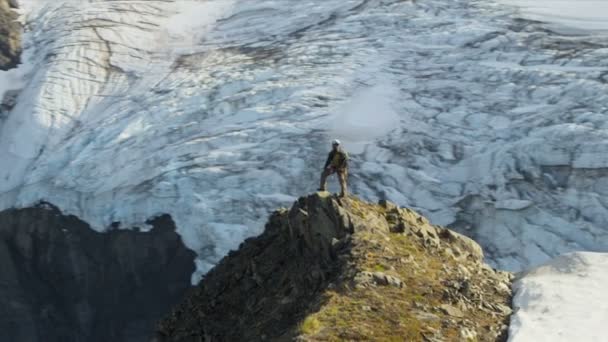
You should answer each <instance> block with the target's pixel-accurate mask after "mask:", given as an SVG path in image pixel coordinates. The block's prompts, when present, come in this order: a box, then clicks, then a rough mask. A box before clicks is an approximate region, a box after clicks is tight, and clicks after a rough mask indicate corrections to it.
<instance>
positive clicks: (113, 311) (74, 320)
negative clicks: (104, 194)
mask: <svg viewBox="0 0 608 342" xmlns="http://www.w3.org/2000/svg"><path fill="white" fill-rule="evenodd" d="M148 223H149V224H150V225H151V226H152V229H151V230H150V231H148V232H140V231H137V230H136V229H114V230H112V231H110V232H107V233H103V234H102V233H98V232H95V231H93V230H91V228H90V227H89V225H88V224H86V223H85V222H83V221H81V220H79V219H78V218H76V217H74V216H69V215H63V214H62V213H61V212H60V211H59V210H58V209H57V208H56V207H53V206H52V205H49V204H40V205H38V206H36V207H33V208H27V209H10V210H5V211H0V270H2V271H1V272H0V332H1V333H0V342H16V341H19V342H105V341H116V342H136V341H149V339H150V337H151V335H152V331H153V328H154V324H155V322H156V321H157V320H158V319H159V318H160V317H162V315H164V314H166V312H167V311H168V310H169V309H170V308H171V306H173V305H175V304H176V303H177V302H178V300H179V299H180V298H181V297H182V296H183V295H184V293H185V292H186V290H188V289H189V288H190V277H191V274H192V272H193V271H194V267H195V265H194V258H195V254H194V252H192V251H191V250H188V249H187V248H186V247H185V246H184V245H183V243H182V241H181V239H180V237H179V235H178V234H176V232H175V224H174V223H173V221H172V220H171V218H170V217H169V216H168V215H164V216H160V217H157V218H155V219H152V220H150V221H149V222H148ZM115 228H118V227H115Z"/></svg>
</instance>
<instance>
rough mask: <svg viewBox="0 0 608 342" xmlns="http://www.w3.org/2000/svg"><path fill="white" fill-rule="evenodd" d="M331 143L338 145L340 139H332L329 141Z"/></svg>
mask: <svg viewBox="0 0 608 342" xmlns="http://www.w3.org/2000/svg"><path fill="white" fill-rule="evenodd" d="M331 144H332V145H340V140H338V139H334V140H333V141H332V142H331Z"/></svg>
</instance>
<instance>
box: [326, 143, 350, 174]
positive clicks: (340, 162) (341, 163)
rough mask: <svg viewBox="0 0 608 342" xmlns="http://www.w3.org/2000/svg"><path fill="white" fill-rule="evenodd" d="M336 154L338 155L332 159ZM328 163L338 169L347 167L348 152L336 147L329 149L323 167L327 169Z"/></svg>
mask: <svg viewBox="0 0 608 342" xmlns="http://www.w3.org/2000/svg"><path fill="white" fill-rule="evenodd" d="M336 154H337V155H338V156H337V159H336V160H335V161H334V158H336ZM329 165H331V166H332V167H333V168H335V169H338V170H340V169H346V168H348V153H346V151H344V150H343V149H342V148H338V150H337V151H334V150H331V152H329V155H328V156H327V161H325V166H324V167H323V168H325V169H327V167H328V166H329Z"/></svg>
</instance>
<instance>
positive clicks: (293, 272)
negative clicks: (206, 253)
mask: <svg viewBox="0 0 608 342" xmlns="http://www.w3.org/2000/svg"><path fill="white" fill-rule="evenodd" d="M511 280H512V275H511V274H509V273H506V272H500V271H495V270H493V269H491V268H490V267H488V266H487V265H485V264H484V263H483V253H482V251H481V248H480V247H479V246H478V245H477V244H476V243H475V242H474V241H472V240H471V239H469V238H467V237H465V236H463V235H460V234H457V233H455V232H452V231H450V230H448V229H445V228H442V227H439V226H433V225H431V224H430V223H429V222H428V221H427V220H426V219H425V218H424V217H422V216H420V215H418V214H417V213H415V212H413V211H412V210H409V209H401V208H398V207H396V206H395V205H393V204H391V203H389V202H381V203H380V204H378V205H372V204H368V203H365V202H363V201H360V200H358V199H355V198H343V199H339V198H336V197H332V196H330V195H329V193H326V192H322V193H317V194H314V195H311V196H308V197H305V198H300V199H299V200H298V201H297V202H296V203H295V204H294V206H293V207H292V208H291V209H290V210H287V209H281V210H278V211H276V212H275V213H273V215H272V216H271V217H270V220H269V222H268V223H267V225H266V229H265V231H264V233H263V234H261V235H260V236H258V237H255V238H250V239H248V240H246V241H245V242H244V243H242V244H241V246H240V248H239V249H238V250H237V251H233V252H231V253H230V254H229V255H228V256H227V257H225V258H224V259H223V260H222V261H221V262H220V263H219V264H218V265H217V266H216V267H215V268H214V269H212V270H211V271H210V272H209V273H208V274H207V275H206V277H205V279H204V280H203V281H202V282H201V283H200V284H199V286H198V287H197V288H196V289H195V290H194V291H193V292H192V293H191V294H190V295H189V296H188V297H187V298H186V299H185V300H184V301H183V302H182V303H181V304H180V305H179V306H178V307H177V308H176V309H175V310H174V311H173V312H172V313H171V315H169V316H168V317H167V318H166V319H164V320H163V321H161V322H160V324H159V327H158V333H157V338H156V340H157V341H162V342H164V341H264V340H267V341H292V340H297V341H324V340H374V341H384V340H406V341H421V340H425V341H445V340H450V341H456V340H467V339H469V340H478V341H497V340H503V339H504V338H505V333H506V328H507V326H506V325H505V323H506V322H507V321H508V317H509V315H510V313H511V309H510V300H511V289H510V284H511Z"/></svg>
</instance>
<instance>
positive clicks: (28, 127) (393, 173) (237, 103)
mask: <svg viewBox="0 0 608 342" xmlns="http://www.w3.org/2000/svg"><path fill="white" fill-rule="evenodd" d="M20 3H21V7H22V9H21V11H22V12H23V20H24V22H25V25H26V26H25V27H26V32H25V35H24V51H25V55H24V64H23V65H21V66H20V67H19V69H14V70H11V71H8V72H4V73H2V74H1V75H0V79H1V80H2V81H1V82H0V85H1V87H2V90H9V89H21V90H22V91H21V93H20V95H19V98H18V101H17V105H16V107H15V108H14V109H13V110H12V111H11V112H10V113H9V114H8V115H7V117H6V118H4V119H2V121H0V163H1V167H0V194H1V195H0V208H2V209H4V208H9V207H12V206H17V207H24V206H29V205H31V204H33V203H35V202H37V201H39V200H41V199H44V200H46V201H49V202H51V203H54V204H55V205H57V206H59V207H60V208H61V209H62V210H64V211H66V212H68V213H72V214H76V215H78V216H80V217H81V218H83V219H84V220H86V221H88V222H90V223H91V224H92V225H93V227H95V228H96V229H98V230H104V229H105V228H106V227H108V226H109V225H110V224H111V223H113V222H121V223H122V224H123V226H131V225H137V224H141V223H142V222H144V221H145V220H146V219H148V218H149V217H151V216H154V215H158V214H160V213H169V214H171V215H172V217H173V218H174V219H175V221H176V224H177V226H178V232H179V233H180V234H181V235H182V237H183V238H184V240H185V243H186V244H187V245H188V246H189V247H190V248H192V249H193V250H195V251H196V252H197V253H198V255H199V260H198V268H199V273H198V274H197V275H195V278H196V277H197V276H198V275H200V274H201V272H204V271H206V270H207V269H208V268H209V267H210V266H211V265H213V264H214V263H215V262H217V260H219V258H221V257H222V256H223V255H224V254H225V253H226V252H227V250H229V249H231V248H234V247H236V246H237V245H238V244H239V243H240V242H241V241H242V240H243V239H244V238H245V237H246V236H250V235H254V234H257V233H259V232H260V231H261V228H262V224H263V222H264V221H265V218H266V215H267V213H268V212H269V211H270V210H272V209H274V208H276V207H277V206H280V205H284V206H288V205H290V204H291V202H292V201H293V199H294V198H295V197H296V196H298V195H300V194H302V193H306V192H309V191H310V190H313V189H315V188H316V186H317V181H318V176H319V171H320V167H321V164H322V162H323V160H324V158H325V156H326V152H327V150H328V142H329V141H330V139H331V138H334V137H337V138H340V139H342V140H343V141H344V144H345V147H346V148H347V149H348V150H349V151H350V154H351V156H352V158H353V163H352V170H351V173H352V174H351V183H352V188H353V190H354V192H355V193H356V194H358V195H360V196H362V197H364V198H366V199H368V200H376V199H380V198H386V199H389V200H391V201H394V202H397V203H398V204H400V205H403V206H410V207H414V208H416V209H418V210H420V211H421V212H422V213H424V214H425V215H427V216H428V217H430V218H431V219H432V220H433V222H434V223H437V224H442V225H450V226H452V227H454V228H456V229H459V230H461V231H463V232H465V233H466V234H468V235H470V236H473V237H474V238H475V239H477V240H478V241H479V242H480V243H481V244H482V245H483V247H484V250H485V251H486V255H487V257H488V259H489V260H490V261H491V262H492V263H493V264H494V265H496V266H498V267H501V268H505V269H509V270H519V269H522V268H524V267H526V266H528V265H534V264H538V263H541V262H544V261H546V260H548V259H549V258H551V257H552V256H555V255H558V254H560V253H564V252H568V251H573V250H586V251H608V229H606V226H607V223H608V210H607V206H608V202H607V198H608V197H606V194H607V193H608V157H607V155H608V154H607V152H608V140H607V138H608V126H607V124H606V115H607V114H608V95H607V94H608V58H607V57H608V37H607V36H606V35H603V34H602V33H601V32H597V31H593V32H589V33H585V32H583V33H581V32H578V33H577V34H576V35H574V34H567V33H559V32H556V31H553V30H551V29H549V28H548V27H547V26H545V25H544V24H543V23H539V22H535V21H529V20H526V19H522V18H520V17H519V14H518V12H517V10H516V8H514V7H510V6H509V5H505V4H503V3H497V2H492V1H487V0H429V1H414V2H410V1H398V0H324V1H301V0H282V1H276V0H259V1H249V0H209V1H166V0H162V1H161V0H158V1H153V0H145V1H50V0H49V1H41V0H23V1H21V2H20Z"/></svg>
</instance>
